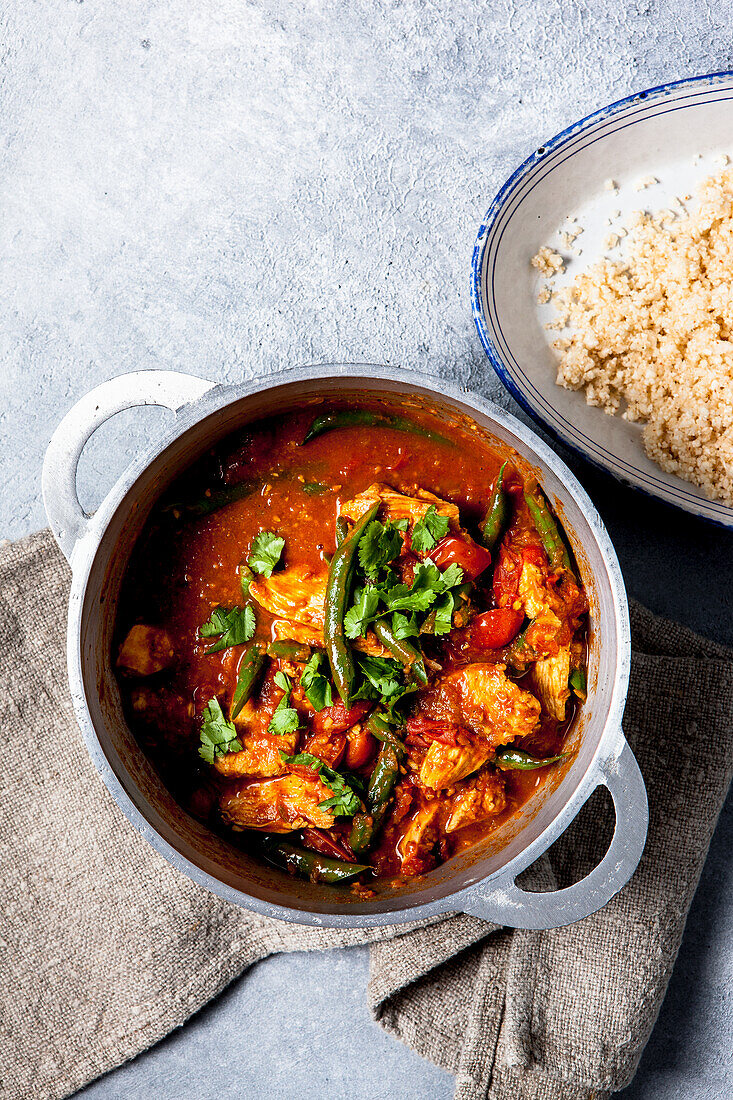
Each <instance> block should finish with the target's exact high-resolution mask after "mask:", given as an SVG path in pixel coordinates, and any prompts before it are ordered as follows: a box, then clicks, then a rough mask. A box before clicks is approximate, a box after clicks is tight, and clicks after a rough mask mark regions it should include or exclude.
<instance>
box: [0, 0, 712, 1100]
mask: <svg viewBox="0 0 733 1100" xmlns="http://www.w3.org/2000/svg"><path fill="white" fill-rule="evenodd" d="M0 14H1V15H2V33H1V34H0V42H1V43H2V49H1V52H0V105H1V106H2V113H1V114H0V158H1V159H2V181H3V186H2V193H1V194H0V256H1V257H2V261H1V262H0V310H1V311H2V325H1V326H0V361H1V362H2V371H1V372H0V440H1V442H2V447H1V448H0V536H6V537H10V538H14V537H18V536H20V535H22V534H24V533H26V532H28V531H31V530H33V529H36V528H38V527H40V526H41V525H42V524H43V523H44V516H43V511H42V507H41V503H40V494H39V471H40V466H41V461H42V456H43V453H44V449H45V446H46V443H47V441H48V439H49V437H50V434H51V431H52V429H53V427H54V425H55V423H56V422H57V421H58V419H59V418H60V416H61V415H62V413H63V412H64V411H65V410H66V409H67V408H68V407H69V406H70V405H71V403H72V402H73V401H74V400H75V399H76V398H77V397H79V396H81V395H82V394H83V393H84V392H85V391H86V390H88V389H89V388H90V387H91V386H92V385H94V384H95V383H96V382H99V381H102V380H103V379H106V378H109V377H110V376H112V375H114V374H118V373H122V372H125V371H129V370H133V369H139V368H141V367H172V368H180V369H183V370H188V371H191V372H193V373H196V374H201V375H205V376H207V377H211V378H217V379H226V380H238V379H241V378H244V377H248V376H249V375H251V374H253V373H256V372H262V371H267V370H268V369H271V368H272V367H273V366H274V365H276V364H294V363H302V362H312V361H319V360H320V361H323V360H338V359H340V360H369V361H372V362H380V361H381V362H389V363H392V364H402V365H404V366H409V367H412V368H416V369H419V370H422V371H424V372H426V373H427V374H433V375H438V374H443V373H445V374H447V375H449V376H451V377H455V378H458V379H460V380H461V381H462V382H463V383H466V384H468V385H470V386H472V387H474V388H475V389H477V390H480V391H482V392H483V393H485V394H490V395H491V396H493V397H495V398H496V399H498V400H500V401H501V403H502V404H504V405H505V406H507V407H512V403H511V401H510V399H509V398H508V397H506V396H505V395H504V394H503V392H502V391H501V390H500V388H499V386H498V384H497V382H496V381H495V379H494V378H493V376H492V375H491V374H490V372H489V370H488V367H487V365H486V363H485V360H484V358H483V354H482V351H481V348H480V346H479V343H478V339H477V337H476V335H475V332H474V328H473V323H472V321H471V316H470V308H469V300H468V270H469V262H470V254H471V248H472V244H473V239H474V235H475V232H476V229H477V226H478V224H479V221H480V219H481V216H482V215H483V213H484V212H485V209H486V207H487V206H488V204H489V201H490V199H491V197H492V195H493V193H494V192H495V191H496V189H497V188H498V186H499V184H500V183H501V182H502V180H503V179H504V178H505V177H506V175H507V174H508V173H509V172H510V171H511V170H512V169H513V168H514V167H515V166H516V165H517V163H518V162H519V161H520V160H522V159H523V158H524V157H525V156H526V155H527V153H528V152H529V151H531V149H532V148H534V147H536V146H538V145H540V144H541V143H542V142H543V141H544V140H546V139H547V138H548V137H549V136H550V135H552V134H553V133H554V132H556V131H557V130H558V129H561V128H562V127H563V126H565V125H566V124H568V123H569V122H571V121H573V120H574V119H575V118H577V117H579V116H581V115H583V114H586V113H587V112H589V111H591V110H593V109H594V108H596V107H599V106H601V105H603V104H604V103H606V102H608V101H610V100H612V99H615V98H618V97H620V96H622V95H625V94H627V93H629V92H631V91H633V90H639V89H641V88H643V87H647V86H650V85H653V84H657V83H660V82H663V81H666V80H672V79H677V78H681V77H684V76H689V75H692V74H694V73H700V72H709V71H713V70H716V69H725V68H733V61H732V58H731V54H733V45H731V39H730V24H731V15H732V14H733V12H732V11H731V3H730V2H728V0H725V2H718V3H716V4H712V3H703V2H701V0H693V2H690V0H671V2H669V3H661V2H657V0H625V2H623V3H620V4H613V3H609V2H608V0H583V2H573V0H534V2H529V0H516V2H514V3H511V2H510V0H492V2H490V3H471V2H468V0H454V2H453V3H438V2H428V0H425V2H420V0H405V2H403V3H397V2H396V0H394V2H385V0H352V2H351V3H350V4H344V3H343V0H332V2H312V3H300V4H297V5H295V4H287V3H273V2H270V3H268V2H265V0H251V2H249V3H245V2H244V0H229V2H227V0H194V2H192V0H125V3H122V4H120V3H117V2H114V0H78V2H77V0H36V2H35V3H24V4H19V3H17V0H10V2H8V0H0ZM514 411H516V410H514ZM163 415H164V414H162V413H160V412H158V411H156V410H145V411H144V412H137V413H134V414H127V415H125V416H122V417H120V418H118V419H117V420H116V421H114V422H113V423H111V424H109V425H107V426H106V427H105V428H104V429H102V430H100V432H98V433H97V436H96V437H95V438H94V440H93V441H92V444H91V445H90V447H89V448H88V451H87V453H86V454H85V456H84V458H83V461H82V469H81V478H80V484H81V490H82V496H83V500H84V501H85V503H87V504H88V505H92V504H94V502H95V501H98V500H99V499H100V498H101V496H102V495H103V492H104V489H105V488H106V487H108V486H109V485H110V484H111V481H112V477H113V475H114V474H115V473H117V472H120V471H121V470H122V469H123V468H124V466H125V464H126V462H127V461H128V460H129V458H130V456H131V455H132V454H134V453H135V452H136V451H137V450H138V449H139V448H141V447H144V446H145V442H146V439H147V438H148V436H149V435H150V434H151V433H154V432H155V430H156V426H157V424H158V423H159V422H160V419H161V418H162V416H163ZM574 465H575V468H576V469H577V471H578V473H579V475H580V477H581V479H582V480H583V481H584V483H585V484H586V486H587V488H588V489H589V491H590V492H591V494H592V495H593V497H594V499H595V500H596V501H597V503H598V505H599V507H600V509H601V511H602V513H603V515H604V518H605V519H606V520H607V522H608V525H609V527H610V529H611V533H612V536H613V537H614V539H615V541H616V544H617V547H618V549H619V554H620V557H621V559H622V564H623V567H624V571H625V575H626V580H627V584H628V586H629V589H630V591H631V592H632V593H633V594H634V595H636V596H637V597H638V598H640V599H642V600H644V601H646V602H647V603H648V604H649V605H650V606H651V607H653V608H654V609H655V610H658V611H662V612H664V613H666V614H669V615H672V616H675V617H677V618H680V619H682V620H683V621H685V622H687V623H689V624H690V625H692V626H694V627H696V628H697V629H700V630H702V631H703V632H705V633H707V634H710V635H711V636H714V637H718V638H720V639H722V640H726V641H729V642H733V625H731V622H732V619H731V610H732V609H733V599H732V598H731V595H730V594H731V592H733V583H732V582H733V555H732V554H731V548H732V546H733V542H732V540H731V537H730V536H728V535H726V534H723V533H721V532H717V531H715V530H713V529H708V528H706V527H702V526H701V525H699V524H697V523H695V522H694V521H693V520H691V519H689V518H687V517H685V516H682V515H677V514H676V513H673V512H671V511H667V510H665V509H663V508H661V507H655V506H654V505H651V504H649V503H647V502H644V501H641V500H640V499H639V498H637V497H635V496H634V495H633V494H631V493H630V492H628V491H627V490H624V489H621V488H619V487H618V486H616V485H615V484H614V483H612V482H611V481H610V480H608V479H607V478H606V477H605V476H603V475H600V474H596V473H594V472H592V471H590V470H589V469H588V468H587V467H585V466H583V465H582V464H574ZM732 832H733V813H731V810H730V806H729V809H728V812H727V814H726V815H724V818H723V820H722V821H721V824H720V826H719V829H718V833H717V834H716V839H715V841H714V846H713V850H712V853H711V857H710V859H709V861H708V865H707V867H706V870H705V874H704V877H703V881H702V884H701V888H700V891H699V892H698V896H697V899H696V902H695V907H694V910H693V913H692V916H691V920H690V924H689V927H688V933H687V937H686V940H685V943H684V946H683V950H682V954H681V956H680V960H679V963H678V967H677V970H676V972H675V977H674V979H673V982H672V986H671V990H670V994H669V996H668V998H667V1001H666V1003H665V1006H664V1009H663V1012H662V1016H661V1018H660V1022H659V1025H658V1027H657V1030H656V1032H655V1034H654V1037H653V1039H652V1042H651V1043H650V1046H649V1048H648V1050H647V1052H646V1054H645V1056H644V1059H643V1061H642V1066H641V1070H640V1072H639V1074H638V1076H637V1079H636V1081H635V1083H634V1085H633V1086H632V1087H631V1088H630V1089H629V1090H627V1092H626V1093H625V1094H624V1096H625V1097H626V1098H627V1100H632V1098H634V1100H636V1098H641V1097H648V1098H653V1100H667V1098H669V1100H671V1098H675V1100H678V1098H680V1097H684V1098H689V1100H693V1098H694V1100H703V1098H705V1100H711V1098H713V1097H715V1098H717V1097H722V1096H725V1095H730V1094H731V1092H732V1091H733V1072H732V1070H731V1054H730V1052H731V1048H732V1046H733V1043H732V1042H731V1040H732V1038H733V1033H732V1020H733V1006H732V1005H731V988H732V983H733V964H732V962H731V956H732V954H733V952H732V951H731V947H732V946H733V883H732V881H731V874H730V871H729V870H728V866H727V859H726V857H727V853H728V850H729V846H730V838H731V834H732ZM366 974H367V957H366V953H365V951H362V950H356V951H350V952H348V953H347V952H338V953H334V954H329V955H325V956H313V957H312V958H307V957H304V956H297V957H294V958H287V957H286V958H279V959H273V960H271V961H270V962H268V963H265V964H262V965H260V966H258V967H256V968H255V970H253V971H252V972H251V973H250V974H249V975H248V976H246V977H245V978H244V979H243V980H242V981H241V982H240V983H238V985H237V986H236V987H235V988H234V989H232V990H230V991H229V992H228V993H227V994H226V995H225V996H224V997H222V998H221V1000H220V1001H219V1002H218V1003H217V1004H216V1005H214V1006H212V1007H211V1008H210V1009H208V1010H206V1011H205V1012H204V1013H202V1014H201V1015H200V1017H198V1018H197V1019H196V1020H195V1021H193V1022H192V1023H191V1024H190V1025H189V1026H188V1027H186V1028H185V1029H183V1030H182V1031H181V1032H179V1033H178V1034H177V1035H175V1036H173V1037H172V1038H171V1039H169V1040H167V1041H166V1042H164V1043H163V1044H161V1045H160V1046H159V1047H158V1048H156V1049H155V1050H154V1051H152V1052H150V1053H148V1054H146V1055H144V1056H142V1057H141V1058H140V1059H138V1060H137V1061H136V1062H134V1063H132V1064H131V1065H129V1066H127V1067H125V1068H124V1069H122V1070H120V1071H118V1072H117V1073H115V1074H112V1075H110V1076H109V1077H107V1078H106V1079H104V1080H102V1081H100V1082H98V1083H96V1084H95V1085H92V1086H91V1087H90V1088H89V1089H87V1090H86V1093H85V1096H86V1097H88V1098H89V1100H91V1098H94V1100H109V1098H111V1097H118V1096H141V1097H143V1096H144V1097H147V1096H155V1097H156V1098H161V1100H167V1098H170V1100H174V1098H175V1100H189V1098H191V1100H193V1098H196V1100H206V1098H208V1097H211V1098H217V1100H218V1098H225V1097H234V1096H237V1097H239V1096H267V1097H272V1098H274V1100H277V1098H283V1100H284V1098H288V1097H292V1096H296V1095H297V1096H299V1097H302V1098H309V1097H314V1098H315V1097H321V1096H323V1095H329V1096H331V1097H334V1098H336V1100H338V1098H346V1097H349V1098H350V1100H375V1098H381V1097H384V1098H385V1100H386V1098H393V1097H397V1096H399V1097H404V1098H413V1097H414V1098H415V1100H417V1098H418V1097H420V1098H424V1097H427V1096H429V1097H435V1098H443V1097H446V1098H447V1097H449V1096H450V1095H451V1092H452V1081H451V1079H450V1078H449V1077H448V1076H447V1075H446V1074H444V1073H442V1072H440V1071H438V1070H435V1069H434V1068H432V1067H430V1066H429V1065H427V1064H425V1063H423V1062H422V1061H421V1060H420V1059H418V1058H417V1057H416V1056H414V1055H412V1054H411V1053H410V1052H409V1051H407V1050H406V1049H404V1048H402V1047H400V1046H399V1045H398V1044H396V1043H394V1042H393V1041H392V1040H391V1039H389V1038H387V1037H386V1036H385V1035H384V1034H383V1033H382V1032H381V1031H380V1030H379V1029H378V1028H377V1027H376V1026H375V1025H373V1024H372V1023H371V1022H370V1021H369V1019H368V1017H367V1014H366V1010H365V1007H364V993H363V990H364V985H365V982H366Z"/></svg>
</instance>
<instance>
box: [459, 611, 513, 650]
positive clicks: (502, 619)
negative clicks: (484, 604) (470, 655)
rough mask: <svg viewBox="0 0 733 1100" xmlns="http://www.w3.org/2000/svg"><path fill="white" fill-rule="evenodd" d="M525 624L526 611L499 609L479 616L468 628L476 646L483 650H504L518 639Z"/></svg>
mask: <svg viewBox="0 0 733 1100" xmlns="http://www.w3.org/2000/svg"><path fill="white" fill-rule="evenodd" d="M523 622H524V611H514V610H513V609H512V608H511V607H497V608H495V609H494V610H493V611H484V613H483V615H477V616H476V618H475V619H474V620H473V622H472V623H471V625H470V627H469V628H468V633H469V636H470V638H471V641H472V642H473V643H474V645H477V646H479V648H481V649H502V648H503V647H504V646H505V645H509V643H510V642H511V641H512V640H513V639H514V638H516V636H517V634H518V633H519V631H520V628H521V626H522V623H523Z"/></svg>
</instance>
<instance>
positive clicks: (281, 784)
mask: <svg viewBox="0 0 733 1100" xmlns="http://www.w3.org/2000/svg"><path fill="white" fill-rule="evenodd" d="M330 797H331V791H330V790H329V789H328V787H326V786H325V784H323V783H322V782H321V780H320V779H319V778H318V777H317V776H313V777H312V778H305V776H301V775H283V776H281V777H280V778H278V779H266V780H264V781H263V782H255V783H240V784H239V785H238V786H237V787H236V788H235V790H234V791H232V792H228V793H226V794H224V795H223V796H222V798H221V801H220V803H219V808H220V810H221V814H222V817H223V818H224V820H225V821H227V822H228V823H229V824H231V825H233V826H235V827H239V828H242V829H266V830H267V831H268V832H270V833H289V832H292V831H293V830H294V829H305V828H308V827H309V826H313V827H314V828H316V829H329V828H330V827H331V826H332V825H333V820H334V819H333V814H331V813H329V811H328V810H321V809H319V807H318V803H319V802H324V801H326V799H328V798H330Z"/></svg>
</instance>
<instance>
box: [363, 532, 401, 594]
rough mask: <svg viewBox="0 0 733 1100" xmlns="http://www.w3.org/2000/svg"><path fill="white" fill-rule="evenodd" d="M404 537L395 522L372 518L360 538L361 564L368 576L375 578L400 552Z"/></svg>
mask: <svg viewBox="0 0 733 1100" xmlns="http://www.w3.org/2000/svg"><path fill="white" fill-rule="evenodd" d="M401 547H402V539H401V538H400V530H399V528H398V527H397V526H396V525H395V524H394V523H387V524H384V523H380V522H379V520H376V519H374V520H372V522H371V523H370V524H369V525H368V527H367V528H366V530H365V531H364V534H363V535H362V536H361V538H360V539H359V564H360V565H361V567H362V569H363V570H364V572H365V574H366V575H367V577H369V578H370V579H371V580H374V579H375V577H376V575H377V573H378V572H379V570H380V569H382V568H383V567H384V566H385V565H387V564H388V563H389V562H391V561H392V560H393V559H394V558H396V557H397V555H398V554H399V552H400V549H401Z"/></svg>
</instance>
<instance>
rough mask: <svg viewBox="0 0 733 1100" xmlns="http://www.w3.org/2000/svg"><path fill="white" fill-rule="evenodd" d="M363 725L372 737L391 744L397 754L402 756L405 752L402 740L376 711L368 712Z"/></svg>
mask: <svg viewBox="0 0 733 1100" xmlns="http://www.w3.org/2000/svg"><path fill="white" fill-rule="evenodd" d="M364 725H365V726H366V728H367V729H368V730H369V732H370V733H371V735H372V737H376V739H377V740H378V741H383V742H386V743H387V744H389V745H391V746H392V748H393V749H394V750H395V751H396V753H397V755H398V756H403V755H404V754H405V753H406V752H407V750H406V748H405V746H404V744H403V742H402V741H400V739H399V737H398V736H397V734H396V733H395V731H394V730H393V729H392V727H391V726H390V724H389V722H386V721H385V719H384V718H383V717H382V716H381V714H380V713H379V712H378V711H374V713H373V714H370V715H369V717H368V718H367V719H366V720H365V722H364Z"/></svg>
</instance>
